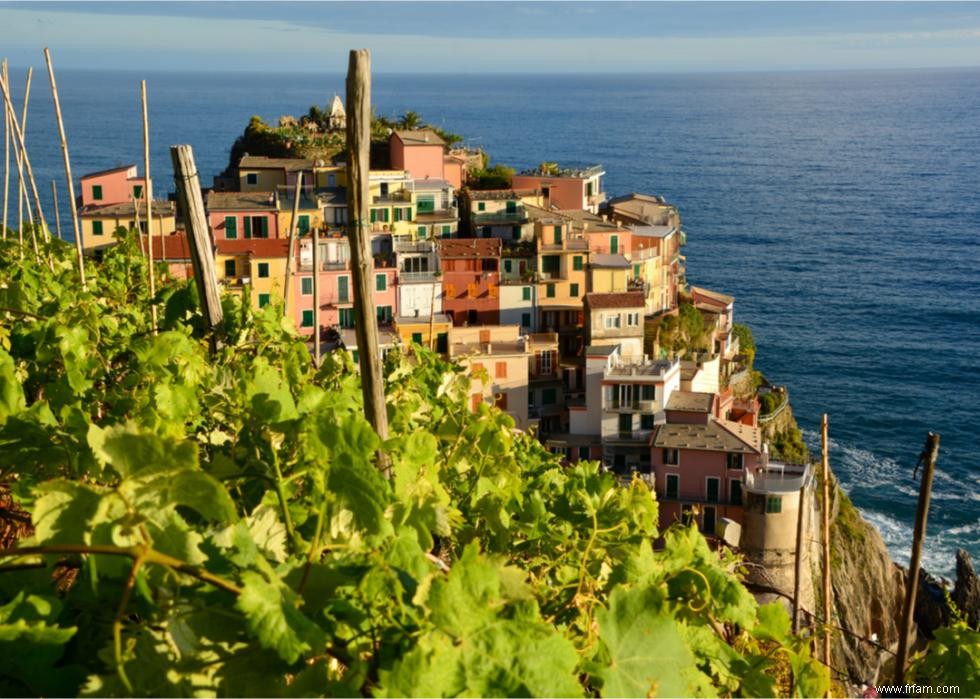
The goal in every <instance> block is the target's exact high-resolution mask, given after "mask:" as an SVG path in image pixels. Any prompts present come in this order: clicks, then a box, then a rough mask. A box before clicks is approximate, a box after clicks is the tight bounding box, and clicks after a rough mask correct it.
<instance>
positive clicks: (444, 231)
mask: <svg viewBox="0 0 980 699" xmlns="http://www.w3.org/2000/svg"><path fill="white" fill-rule="evenodd" d="M452 232H453V227H452V226H450V225H448V224H447V225H445V226H443V227H442V234H443V235H452Z"/></svg>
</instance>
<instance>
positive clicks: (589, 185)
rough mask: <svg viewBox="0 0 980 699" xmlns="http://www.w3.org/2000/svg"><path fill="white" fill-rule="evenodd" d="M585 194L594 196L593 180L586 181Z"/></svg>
mask: <svg viewBox="0 0 980 699" xmlns="http://www.w3.org/2000/svg"><path fill="white" fill-rule="evenodd" d="M585 196H587V197H591V196H592V183H591V182H586V183H585Z"/></svg>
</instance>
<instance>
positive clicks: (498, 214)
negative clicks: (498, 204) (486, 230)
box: [470, 210, 527, 226]
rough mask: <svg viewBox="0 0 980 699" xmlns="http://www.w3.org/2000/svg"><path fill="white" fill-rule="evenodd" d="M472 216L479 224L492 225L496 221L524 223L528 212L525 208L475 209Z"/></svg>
mask: <svg viewBox="0 0 980 699" xmlns="http://www.w3.org/2000/svg"><path fill="white" fill-rule="evenodd" d="M470 217H471V219H472V221H473V223H474V224H475V225H477V226H486V225H492V224H494V223H524V222H525V221H527V214H526V213H524V211H523V210H518V211H492V212H491V211H474V212H472V213H471V214H470Z"/></svg>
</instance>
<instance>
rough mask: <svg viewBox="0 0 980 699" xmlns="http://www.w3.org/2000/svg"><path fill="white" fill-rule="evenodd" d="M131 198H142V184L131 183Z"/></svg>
mask: <svg viewBox="0 0 980 699" xmlns="http://www.w3.org/2000/svg"><path fill="white" fill-rule="evenodd" d="M133 198H134V199H142V198H143V185H141V184H134V185H133Z"/></svg>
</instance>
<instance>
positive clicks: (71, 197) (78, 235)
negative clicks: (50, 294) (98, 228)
mask: <svg viewBox="0 0 980 699" xmlns="http://www.w3.org/2000/svg"><path fill="white" fill-rule="evenodd" d="M44 60H45V62H46V63H47V64H48V80H49V81H50V82H51V98H52V100H53V101H54V114H55V117H56V118H57V120H58V135H59V136H60V137H61V153H62V155H63V156H64V160H65V179H66V180H67V181H68V203H69V205H70V206H71V225H72V230H73V231H74V234H75V252H76V255H77V257H78V277H79V279H80V280H81V282H82V288H84V287H85V258H84V256H83V255H82V249H83V247H84V241H83V240H82V229H81V226H80V225H79V223H78V206H77V204H76V202H75V183H74V181H73V180H72V177H71V160H70V159H69V157H68V139H67V137H66V136H65V123H64V120H62V118H61V102H60V101H59V100H58V86H57V84H56V83H55V79H54V68H53V67H52V65H51V52H50V51H49V50H48V49H47V48H45V49H44Z"/></svg>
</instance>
